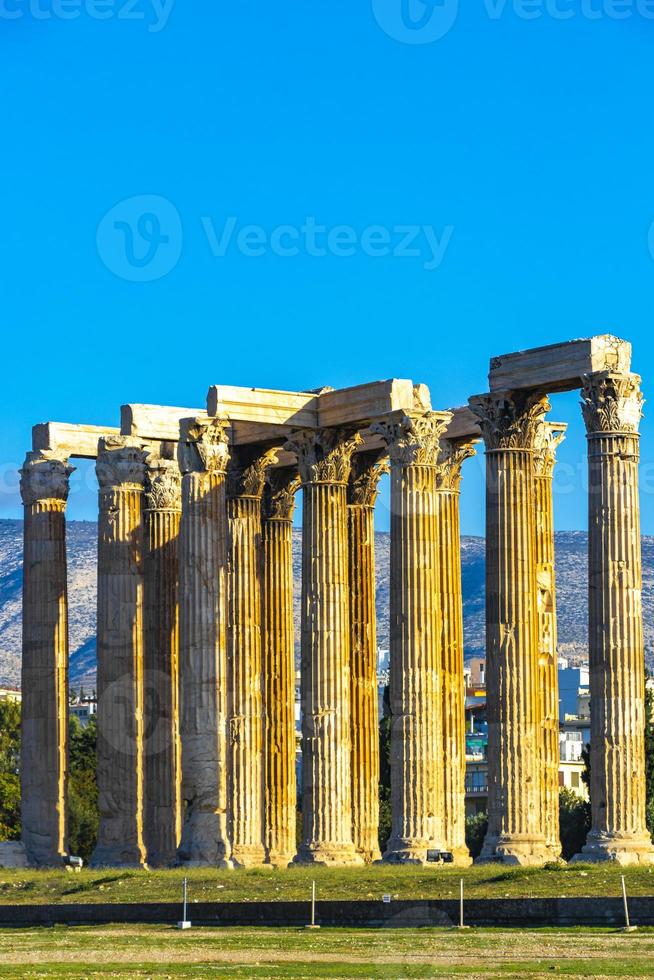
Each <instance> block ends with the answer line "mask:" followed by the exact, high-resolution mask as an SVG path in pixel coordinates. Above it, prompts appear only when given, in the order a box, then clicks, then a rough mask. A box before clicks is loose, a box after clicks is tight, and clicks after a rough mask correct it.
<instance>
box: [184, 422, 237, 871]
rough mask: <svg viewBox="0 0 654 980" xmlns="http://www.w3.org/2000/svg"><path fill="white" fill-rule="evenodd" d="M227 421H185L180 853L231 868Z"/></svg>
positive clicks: (191, 860)
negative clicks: (228, 780) (182, 809)
mask: <svg viewBox="0 0 654 980" xmlns="http://www.w3.org/2000/svg"><path fill="white" fill-rule="evenodd" d="M226 432H227V423H226V421H225V420H223V419H211V420H204V419H199V420H195V419H191V420H188V421H187V422H185V423H184V424H183V426H182V431H181V441H180V446H179V461H180V468H181V471H182V474H183V476H182V520H181V524H180V536H179V549H180V597H181V601H180V677H181V685H180V712H181V717H180V730H181V738H182V798H183V799H184V800H185V801H186V810H185V813H184V823H183V827H182V840H181V843H180V846H179V851H178V858H179V860H180V861H181V862H182V863H183V864H186V865H198V866H201V865H212V866H218V867H231V866H232V865H231V862H230V860H229V854H230V844H229V840H228V835H227V547H228V525H227V503H226V487H225V481H226V472H227V461H228V458H229V450H228V445H227V435H226Z"/></svg>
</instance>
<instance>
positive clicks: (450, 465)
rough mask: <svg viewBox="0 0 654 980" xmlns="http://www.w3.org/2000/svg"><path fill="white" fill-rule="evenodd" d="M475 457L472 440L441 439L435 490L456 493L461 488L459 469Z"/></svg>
mask: <svg viewBox="0 0 654 980" xmlns="http://www.w3.org/2000/svg"><path fill="white" fill-rule="evenodd" d="M475 455H476V450H475V447H474V440H470V439H441V443H440V451H439V454H438V463H437V467H436V489H437V490H451V491H453V492H457V491H458V490H459V488H460V486H461V468H462V466H463V464H464V462H465V461H466V459H470V457H472V456H475Z"/></svg>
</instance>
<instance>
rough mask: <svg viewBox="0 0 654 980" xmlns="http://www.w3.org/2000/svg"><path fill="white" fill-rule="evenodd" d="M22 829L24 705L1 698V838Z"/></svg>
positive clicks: (15, 836)
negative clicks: (21, 796) (21, 724)
mask: <svg viewBox="0 0 654 980" xmlns="http://www.w3.org/2000/svg"><path fill="white" fill-rule="evenodd" d="M20 831H21V827H20V705H19V704H18V703H17V702H16V701H0V840H18V839H19V838H20Z"/></svg>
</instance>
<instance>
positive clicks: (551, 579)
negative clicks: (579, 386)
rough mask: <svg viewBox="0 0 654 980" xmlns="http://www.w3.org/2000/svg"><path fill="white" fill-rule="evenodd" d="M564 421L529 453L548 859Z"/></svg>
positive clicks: (544, 426) (553, 813)
mask: <svg viewBox="0 0 654 980" xmlns="http://www.w3.org/2000/svg"><path fill="white" fill-rule="evenodd" d="M566 429H567V426H566V425H560V424H559V423H555V422H543V423H541V425H540V426H539V427H538V429H537V430H536V437H535V451H534V489H535V498H534V499H535V504H536V508H535V511H536V512H535V527H534V531H535V547H536V585H537V590H538V591H537V600H538V607H537V608H538V686H539V692H540V708H541V724H542V737H541V778H542V793H543V829H544V832H545V843H546V844H547V847H548V848H549V850H550V854H551V856H552V858H554V859H557V858H559V857H560V856H561V841H560V834H559V674H558V663H557V655H556V583H555V575H554V513H553V501H552V476H553V472H554V463H555V462H556V449H557V446H558V445H559V443H561V442H562V441H563V437H564V435H565V430H566Z"/></svg>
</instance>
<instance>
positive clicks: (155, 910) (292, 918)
mask: <svg viewBox="0 0 654 980" xmlns="http://www.w3.org/2000/svg"><path fill="white" fill-rule="evenodd" d="M629 911H630V915H631V921H632V924H634V925H642V926H644V925H650V926H651V925H654V897H647V898H632V899H630V900H629ZM181 914H182V912H181V906H180V904H179V903H177V902H174V903H173V902H157V903H155V902H144V903H143V904H131V905H126V904H122V905H121V904H115V905H113V904H102V905H0V926H35V925H43V926H51V925H59V924H61V925H99V924H106V923H109V922H132V923H166V922H169V923H171V924H172V923H174V922H177V920H178V919H180V918H181ZM309 914H310V910H309V903H308V902H192V903H191V904H190V905H189V907H188V917H189V918H190V920H191V921H192V922H193V923H194V924H195V925H208V926H304V925H306V924H307V922H308V921H309ZM458 919H459V903H458V902H457V901H412V900H405V901H395V902H390V903H389V904H384V903H383V902H381V901H377V902H370V901H366V902H317V903H316V920H317V922H318V923H319V924H320V925H322V926H341V927H343V926H349V927H366V928H382V927H383V928H406V927H412V928H416V927H419V926H452V925H455V924H456V923H458ZM465 922H466V925H471V926H502V927H511V926H528V927H534V928H536V927H540V926H622V925H624V913H623V908H622V899H620V898H524V899H515V898H503V899H470V900H469V901H466V903H465Z"/></svg>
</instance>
